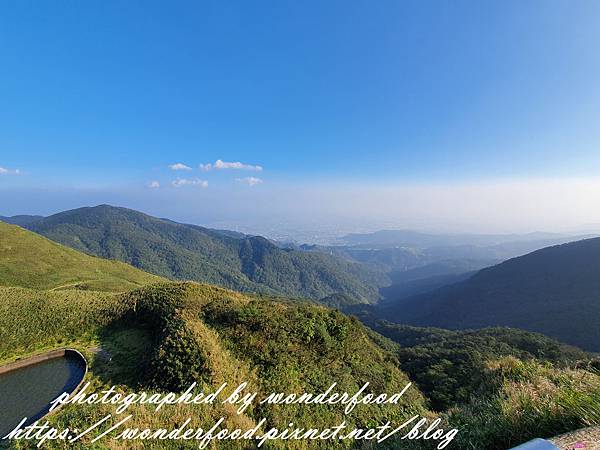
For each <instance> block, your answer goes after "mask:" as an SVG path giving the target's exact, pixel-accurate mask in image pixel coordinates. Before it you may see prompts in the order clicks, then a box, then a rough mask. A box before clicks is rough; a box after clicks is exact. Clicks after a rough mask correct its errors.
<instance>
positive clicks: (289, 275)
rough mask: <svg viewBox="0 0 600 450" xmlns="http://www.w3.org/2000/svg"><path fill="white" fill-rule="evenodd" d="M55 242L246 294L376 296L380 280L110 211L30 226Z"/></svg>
mask: <svg viewBox="0 0 600 450" xmlns="http://www.w3.org/2000/svg"><path fill="white" fill-rule="evenodd" d="M29 229H31V230H32V231H35V232H36V233H39V234H42V235H44V236H46V237H47V238H49V239H52V240H53V241H56V242H60V243H61V244H64V245H67V246H69V247H72V248H75V249H77V250H80V251H83V252H85V253H89V254H93V255H96V256H100V257H103V258H110V259H117V260H120V261H124V262H127V263H129V264H131V265H133V266H135V267H138V268H140V269H142V270H145V271H147V272H150V273H154V274H157V275H160V276H164V277H167V278H171V279H179V280H193V281H199V282H206V283H211V284H218V285H221V286H225V287H228V288H231V289H235V290H240V291H254V292H263V293H267V294H279V295H284V296H293V297H308V298H312V299H320V298H322V297H326V296H328V295H331V294H335V293H341V294H346V295H348V296H350V297H353V298H355V299H359V300H360V301H363V302H370V301H375V300H376V299H377V298H378V292H377V285H379V284H380V283H382V282H383V280H382V279H381V278H382V275H381V274H378V273H376V272H374V271H370V270H368V269H366V268H365V267H364V266H361V265H360V264H357V263H352V262H348V261H344V260H342V259H340V258H335V257H333V256H330V255H325V254H319V253H312V252H302V251H296V250H285V249H281V248H279V247H277V246H276V245H274V244H273V243H271V242H270V241H268V240H267V239H265V238H262V237H258V236H243V235H242V237H240V236H238V235H237V234H232V233H225V232H222V231H218V230H210V229H207V228H203V227H199V226H195V225H185V224H179V223H176V222H172V221H168V220H163V219H157V218H154V217H151V216H148V215H146V214H143V213H140V212H137V211H133V210H129V209H126V208H117V207H112V206H108V205H101V206H97V207H87V208H79V209H76V210H71V211H65V212H62V213H58V214H55V215H53V216H50V217H46V218H44V219H41V220H38V221H36V222H34V223H32V224H30V226H29Z"/></svg>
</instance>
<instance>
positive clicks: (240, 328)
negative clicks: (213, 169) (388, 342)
mask: <svg viewBox="0 0 600 450" xmlns="http://www.w3.org/2000/svg"><path fill="white" fill-rule="evenodd" d="M80 294H84V295H80ZM0 308H2V309H1V310H0V312H1V313H0V359H2V360H4V361H7V360H10V359H12V358H15V357H18V356H22V355H24V354H28V353H32V352H34V351H36V350H40V349H42V348H52V347H54V346H56V345H57V344H59V343H60V345H63V346H64V345H69V346H74V347H75V348H79V349H82V350H83V351H84V353H86V349H87V348H89V347H94V346H101V347H102V348H103V349H105V350H107V351H109V353H110V355H111V359H110V360H106V359H103V358H101V357H96V358H95V359H94V357H93V356H91V354H90V353H89V352H87V353H86V354H87V355H88V356H89V357H90V358H91V360H92V365H91V372H90V374H89V375H88V378H89V380H90V381H91V382H92V384H93V386H94V387H95V388H96V389H98V390H99V389H101V388H103V387H106V386H108V385H112V384H118V385H119V384H121V385H126V386H123V389H125V390H127V391H128V392H131V391H132V390H135V391H141V390H145V391H148V390H149V391H150V392H153V391H154V390H159V391H163V390H175V391H178V390H181V389H183V388H185V387H187V386H189V384H190V383H192V382H194V381H196V382H198V383H199V389H201V390H204V391H207V390H212V389H215V388H216V387H218V386H220V385H221V384H222V383H224V382H226V383H228V386H227V388H226V391H225V392H226V393H231V390H233V388H234V387H236V386H237V385H239V384H240V383H242V382H244V381H245V382H247V383H248V388H247V390H248V391H254V392H257V393H258V394H259V397H264V396H266V395H267V394H269V393H271V392H285V393H297V394H301V393H303V392H310V393H318V392H322V391H324V390H326V389H327V388H328V387H329V386H330V385H331V384H333V383H334V382H336V383H338V386H337V388H336V390H337V392H344V391H346V392H350V393H353V392H356V391H358V390H359V388H360V387H361V386H362V385H363V384H364V383H365V382H367V381H368V382H370V383H371V385H370V387H369V389H368V392H373V393H394V392H400V391H401V390H402V389H403V388H404V386H405V385H406V383H408V381H409V380H408V378H407V377H406V375H405V374H404V373H403V372H402V371H401V370H400V369H399V368H398V362H397V360H396V358H395V356H394V355H393V354H392V353H391V352H389V351H387V350H385V349H384V348H382V347H381V346H379V345H378V344H376V343H375V342H374V341H373V339H372V338H371V337H370V333H369V332H368V330H367V329H366V328H365V327H364V326H363V325H361V324H360V322H358V321H357V320H356V319H352V318H349V317H347V316H344V315H343V314H341V313H339V312H337V311H334V310H330V309H327V308H324V307H321V306H315V305H312V304H308V303H295V302H294V303H285V302H279V301H277V302H276V301H271V300H266V299H258V298H254V297H251V296H246V295H243V294H239V293H236V292H232V291H228V290H225V289H221V288H217V287H214V286H208V285H198V284H195V283H162V284H158V285H151V286H147V287H144V288H141V289H138V290H136V291H133V292H130V293H125V294H101V293H93V292H84V293H80V292H67V291H64V292H37V291H32V290H28V289H21V288H0ZM19 315H20V316H24V315H26V316H27V317H28V318H29V320H27V321H25V322H20V323H19V324H18V326H15V325H16V324H17V323H16V322H15V321H14V319H13V317H16V316H19ZM103 408H104V409H103ZM108 412H111V410H110V407H108V406H106V407H103V406H95V407H85V406H76V407H74V408H73V407H65V408H63V409H62V410H61V411H60V412H59V413H58V414H56V415H54V416H52V417H51V419H52V420H53V422H54V423H59V424H62V425H64V426H69V427H79V428H81V429H83V428H84V427H86V426H89V424H90V423H93V422H94V421H96V420H98V419H97V418H98V417H102V416H101V414H105V413H108ZM130 412H131V413H132V414H133V415H134V418H133V420H132V421H131V422H130V423H129V424H128V426H132V427H134V426H139V427H153V428H162V427H173V428H174V427H176V426H178V425H179V424H180V423H181V421H182V420H184V419H185V418H186V417H193V419H194V426H198V427H210V426H212V424H213V423H214V422H215V420H216V419H218V418H219V417H225V418H226V422H225V424H224V425H223V426H240V425H243V426H245V427H247V428H250V427H252V426H253V425H254V424H256V423H257V422H258V421H259V420H260V419H261V418H266V419H267V426H266V427H267V428H268V427H271V426H276V427H281V428H285V427H287V426H288V424H289V423H290V422H293V423H294V424H295V425H296V426H299V427H316V428H319V427H321V428H325V427H330V426H332V425H334V424H338V423H341V422H342V421H343V420H345V421H346V422H347V423H348V426H349V427H354V426H363V427H370V426H374V425H376V424H382V423H385V422H386V421H388V420H390V421H393V422H398V421H400V420H401V419H406V417H409V416H410V415H412V414H416V413H420V414H427V410H426V407H425V399H424V397H423V396H422V395H421V394H420V392H419V391H418V389H417V388H414V387H412V388H410V389H409V390H408V391H407V392H406V394H405V395H404V397H403V398H402V401H401V404H400V405H368V406H367V405H362V406H360V407H357V408H356V409H355V410H354V411H353V412H352V413H351V414H349V415H344V414H343V408H341V407H340V405H311V406H301V405H287V406H286V407H281V406H277V405H268V404H264V405H259V404H258V402H256V404H255V406H253V407H250V408H248V409H247V410H246V411H244V412H243V414H241V415H238V414H236V413H235V408H228V407H227V406H226V405H225V406H223V405H219V404H218V403H217V404H216V405H214V406H206V405H184V406H181V407H177V408H167V407H165V409H164V410H161V411H160V413H155V412H154V411H152V410H148V409H147V408H143V407H138V406H134V407H132V409H131V410H130ZM167 444H168V443H163V442H159V443H157V447H155V448H165V447H161V446H164V445H166V446H167V447H168V445H167ZM350 444H351V442H348V443H346V445H350ZM83 445H85V443H83ZM103 445H107V446H109V447H111V446H112V445H115V446H118V445H123V444H121V443H119V442H117V441H112V442H111V440H105V441H104V442H103ZM182 445H183V446H184V447H185V446H186V445H188V446H189V447H190V448H196V447H197V443H194V442H189V443H187V444H186V443H182V442H176V443H173V446H172V447H169V448H182V447H181V446H182ZM340 447H343V445H341V446H340ZM119 448H122V447H119ZM186 448H187V447H186ZM227 448H252V447H248V443H246V442H243V441H242V442H241V443H240V444H239V446H236V444H235V443H232V444H231V447H227ZM268 448H308V447H307V443H306V442H305V443H302V442H283V443H281V444H280V445H279V446H278V445H277V444H274V445H272V446H268ZM311 448H312V447H311ZM321 448H331V447H327V446H326V445H325V443H324V444H323V446H322V447H321ZM336 448H338V447H337V446H336Z"/></svg>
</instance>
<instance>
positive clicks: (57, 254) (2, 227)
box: [0, 222, 160, 291]
mask: <svg viewBox="0 0 600 450" xmlns="http://www.w3.org/2000/svg"><path fill="white" fill-rule="evenodd" d="M159 280H160V278H159V277H157V276H154V275H150V274H148V273H145V272H142V271H141V270H139V269H136V268H135V267H132V266H130V265H127V264H124V263H122V262H119V261H107V260H104V259H100V258H96V257H93V256H88V255H85V254H83V253H81V252H78V251H75V250H72V249H70V248H67V247H64V246H63V245H60V244H57V243H55V242H52V241H49V240H48V239H46V238H44V237H42V236H39V235H37V234H35V233H32V232H31V231H27V230H25V229H23V228H20V227H18V226H16V225H9V224H6V223H3V222H0V286H23V287H29V288H34V289H65V288H77V289H91V290H98V291H126V290H130V289H134V288H136V287H139V286H142V285H145V284H148V283H152V282H157V281H159Z"/></svg>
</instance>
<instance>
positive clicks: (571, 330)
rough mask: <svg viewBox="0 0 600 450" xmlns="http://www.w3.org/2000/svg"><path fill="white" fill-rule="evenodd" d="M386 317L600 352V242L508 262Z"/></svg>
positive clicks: (397, 306)
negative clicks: (516, 333)
mask: <svg viewBox="0 0 600 450" xmlns="http://www.w3.org/2000/svg"><path fill="white" fill-rule="evenodd" d="M381 315H382V316H384V317H386V318H388V320H394V321H395V322H400V323H407V324H411V325H418V326H436V327H442V328H453V329H460V328H463V329H464V328H482V327H487V326H510V327H515V328H522V329H525V330H530V331H536V332H540V333H543V334H546V335H548V336H551V337H554V338H556V339H558V340H560V341H562V342H566V343H569V344H573V345H577V346H579V347H581V348H584V349H587V350H592V351H600V238H594V239H587V240H582V241H577V242H572V243H568V244H563V245H558V246H554V247H548V248H545V249H542V250H538V251H535V252H533V253H530V254H528V255H525V256H522V257H519V258H514V259H511V260H508V261H505V262H504V263H502V264H498V265H497V266H494V267H490V268H487V269H483V270H481V271H479V272H478V273H477V274H475V275H474V276H473V277H471V278H469V279H468V280H466V281H463V282H460V283H457V284H454V285H451V286H446V287H443V288H440V289H438V290H436V291H434V292H432V293H428V294H422V295H419V296H415V297H411V298H408V299H404V300H402V301H399V302H396V303H394V304H393V305H389V306H388V307H387V308H386V309H385V310H383V311H382V312H381Z"/></svg>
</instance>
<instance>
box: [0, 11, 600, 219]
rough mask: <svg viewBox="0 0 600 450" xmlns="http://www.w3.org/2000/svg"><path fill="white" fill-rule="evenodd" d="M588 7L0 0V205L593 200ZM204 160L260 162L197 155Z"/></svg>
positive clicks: (594, 86)
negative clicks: (354, 197) (550, 191)
mask: <svg viewBox="0 0 600 450" xmlns="http://www.w3.org/2000/svg"><path fill="white" fill-rule="evenodd" d="M599 20H600V3H598V2H594V1H552V0H549V1H527V2H522V1H502V2H501V1H495V2H492V1H484V2H480V1H452V2H450V1H413V2H411V1H378V2H370V1H348V0H345V1H315V2H296V1H281V0H277V1H257V2H247V1H227V2H223V1H214V2H208V1H206V2H204V1H203V2H199V1H193V2H192V1H190V2H181V1H174V2H147V1H145V2H134V1H128V2H116V1H102V2H100V1H90V2H58V1H46V2H33V1H7V2H3V3H2V5H0V42H1V45H0V64H1V67H2V70H0V98H1V99H2V101H1V104H0V168H2V169H3V170H2V169H0V200H1V203H2V204H4V207H3V208H2V207H1V206H0V214H3V213H4V214H14V213H23V212H42V213H49V212H52V211H55V210H58V209H62V208H65V207H75V206H80V205H82V204H90V203H91V202H96V201H98V202H100V203H103V202H104V201H103V200H106V202H109V201H110V202H114V201H117V202H121V203H124V204H125V205H126V206H131V207H138V208H144V209H145V210H148V211H149V212H152V213H156V214H160V213H163V212H164V213H169V214H171V215H173V216H175V218H182V219H187V220H192V221H197V222H210V221H219V220H224V219H227V220H230V221H235V220H239V221H243V220H244V218H247V217H248V216H249V215H256V218H260V217H263V216H267V215H269V212H270V211H278V214H279V215H280V216H281V217H283V218H285V217H291V216H289V211H288V209H286V208H287V206H288V205H287V204H288V203H289V202H294V201H295V200H297V199H298V198H302V199H303V200H302V202H301V203H309V204H310V203H315V202H319V201H320V199H321V198H322V199H323V200H322V201H323V202H324V201H325V200H324V199H325V198H329V197H332V198H335V199H336V200H331V202H332V203H331V204H325V203H324V204H322V205H319V206H320V209H322V210H323V211H326V210H331V209H334V210H335V209H336V208H338V207H339V205H340V203H343V201H342V200H340V199H339V198H338V197H337V196H338V193H340V194H339V195H342V193H343V192H344V191H348V190H352V189H363V188H364V190H363V191H361V192H364V193H371V194H369V195H372V196H374V198H380V199H381V198H383V197H382V195H383V194H382V190H383V191H386V192H387V190H388V189H389V188H390V187H394V186H396V187H398V189H406V188H407V186H409V187H410V186H415V185H417V186H421V187H422V188H423V189H425V190H427V189H429V190H430V189H433V188H434V187H435V186H437V187H438V189H442V188H440V186H442V187H443V186H446V187H448V188H452V189H459V190H460V189H462V188H463V187H465V186H468V185H472V183H484V184H486V183H487V184H489V183H496V184H497V191H500V190H502V189H503V188H502V186H504V185H506V183H509V184H510V183H515V182H519V183H521V182H522V181H523V180H529V181H531V182H532V183H538V185H539V183H547V182H548V180H553V181H555V182H556V183H558V184H555V185H554V186H555V188H556V189H558V188H557V186H559V185H562V184H561V183H563V184H564V183H567V185H568V186H569V188H568V189H567V190H569V189H570V192H574V194H573V195H576V196H577V195H579V194H581V195H584V196H585V195H591V194H590V192H595V191H593V189H592V190H590V189H587V192H580V191H577V190H573V189H572V187H573V186H575V184H573V183H581V182H582V180H587V181H586V182H589V183H592V182H593V180H592V181H590V180H591V179H595V177H596V176H597V174H598V170H599V169H600V151H599V149H598V142H599V138H600V126H598V117H600V89H598V86H599V81H598V80H600V52H599V51H598V43H599V42H600V27H598V26H597V24H598V22H599ZM217 160H221V161H223V162H224V163H235V162H240V163H242V164H243V165H244V167H245V166H246V165H249V166H260V167H261V168H262V170H256V168H254V169H255V170H250V169H249V168H247V167H246V170H244V169H239V168H237V169H236V168H235V166H234V167H231V166H228V165H227V164H225V167H227V168H222V169H215V168H212V170H204V171H203V170H200V169H199V165H200V164H208V163H210V164H212V165H213V166H214V164H215V162H216V161H217ZM176 163H182V164H185V165H187V166H189V167H191V168H192V169H193V170H191V171H189V170H179V171H174V170H171V169H169V165H173V164H176ZM17 170H18V171H19V173H17ZM250 177H252V178H250ZM177 179H180V180H186V181H185V182H180V184H179V187H175V186H174V185H173V181H175V180H177ZM257 179H258V180H260V181H262V182H260V181H256V180H257ZM152 182H156V183H155V184H154V186H156V185H157V184H158V185H160V187H159V188H157V189H151V188H149V185H150V183H152ZM204 182H206V183H204ZM251 185H252V186H251ZM586 186H588V187H589V186H590V185H589V184H588V185H586ZM377 189H379V191H377ZM532 189H533V188H532ZM446 190H447V189H446ZM524 190H525V191H526V192H532V191H531V190H527V189H526V188H524ZM534 190H535V189H534ZM560 190H561V191H563V189H560ZM157 191H162V192H160V193H157ZM190 191H193V192H194V193H193V194H192V193H190ZM200 191H202V192H201V193H200ZM308 192H313V193H314V196H313V197H310V196H308V194H307V193H308ZM325 192H327V195H321V194H323V193H325ZM423 192H424V191H422V192H421V194H419V195H421V196H423V195H425V196H427V195H426V194H423ZM427 192H430V191H427ZM506 192H513V191H510V190H509V191H506ZM278 194H280V195H279V196H278ZM284 194H285V195H284ZM365 195H366V194H365ZM506 195H513V194H506ZM298 196H300V197H298ZM417 197H418V195H417ZM429 197H432V196H431V195H429ZM433 197H435V196H433ZM394 198H397V197H394ZM398 198H399V199H400V200H401V199H402V198H403V197H402V196H400V197H398ZM528 198H531V200H530V201H534V200H533V199H534V197H528ZM489 199H490V197H487V198H486V197H482V198H480V199H477V200H474V201H476V202H480V203H481V204H482V206H485V203H486V202H489V201H490V200H489ZM349 200H350V199H346V201H347V202H348V201H349ZM575 200H577V199H573V198H570V199H569V200H568V201H567V199H565V200H564V202H565V204H568V203H569V202H570V203H573V201H575ZM389 201H392V197H390V198H389ZM165 202H167V203H170V208H165V207H164V204H165ZM198 202H200V203H198ZM386 203H388V201H385V199H384V200H382V201H381V205H380V206H381V208H382V211H383V210H384V209H385V208H386ZM458 203H460V202H458ZM508 203H510V202H508ZM580 203H581V205H584V206H585V205H587V204H588V203H586V201H581V202H580ZM207 204H210V205H212V210H213V212H212V213H210V212H209V211H207V208H205V206H206V205H207ZM228 205H229V206H228ZM241 205H244V207H245V209H244V208H241ZM436 205H437V203H436V201H435V198H433V200H431V203H430V204H429V205H428V206H431V208H436V207H438V206H439V205H437V206H436ZM300 206H302V205H299V207H300ZM523 208H526V205H525V206H523ZM235 211H243V213H240V214H241V215H237V216H236V214H235ZM369 211H370V212H369V216H370V217H371V218H373V217H375V216H378V213H377V211H374V210H369ZM484 212H485V211H484V210H482V214H483V213H484ZM503 212H504V213H505V214H504V216H506V217H504V216H503V217H504V219H505V220H504V222H503V223H505V225H503V226H504V227H505V228H511V227H512V226H513V225H515V222H514V220H512V219H511V218H514V216H515V214H518V212H517V211H514V210H506V211H503ZM565 213H566V212H565V211H560V214H561V215H564V214H565ZM571 213H573V211H571ZM298 214H300V215H306V214H310V211H309V210H303V211H302V213H300V212H299V213H298ZM461 214H462V216H461ZM540 214H542V215H543V214H546V213H545V212H543V213H542V212H541V213H540ZM365 215H366V213H365V212H364V211H359V210H356V211H353V210H352V209H351V207H350V206H348V208H347V210H344V212H343V214H341V215H339V216H338V217H339V219H338V220H342V219H343V220H346V219H348V218H349V217H354V219H356V220H357V221H360V220H362V219H361V218H364V216H365ZM476 215H477V214H476V213H475V212H473V211H471V212H470V213H465V212H464V211H463V212H462V213H460V212H459V213H458V217H460V220H459V222H460V223H464V224H466V225H468V224H469V223H471V224H475V223H476V222H477V221H476V220H475V216H476ZM575 215H576V216H577V217H576V220H575V218H574V219H573V222H575V221H577V223H579V222H586V221H595V220H599V221H600V217H599V218H596V216H594V215H590V214H583V213H582V214H580V215H577V214H575ZM418 216H419V214H418V213H417V212H415V213H414V217H411V219H410V220H408V218H407V217H402V215H399V216H397V217H396V218H394V217H395V216H393V215H392V216H390V217H387V216H386V217H385V218H383V216H382V219H381V221H382V222H383V221H387V222H390V221H391V222H394V221H395V222H397V224H398V226H401V225H403V224H404V222H406V221H408V222H411V221H412V222H415V223H416V224H417V225H418V223H419V218H418ZM539 217H540V216H539V215H538V218H539ZM450 218H451V217H450V214H449V213H448V220H449V219H450ZM332 220H333V219H332ZM448 220H446V219H440V226H443V225H444V223H448ZM511 220H512V221H511ZM403 221H404V222H403ZM387 222H386V223H387ZM477 223H479V222H477ZM545 223H546V222H544V220H541V219H540V220H538V221H537V222H535V223H532V224H531V226H532V227H533V226H535V227H539V226H544V224H545ZM547 223H548V225H549V226H550V225H551V226H559V225H564V226H566V225H574V223H573V224H570V223H569V224H567V223H560V222H559V221H558V213H557V217H556V220H554V219H552V220H550V219H548V221H547ZM480 225H481V223H480ZM523 226H524V225H523Z"/></svg>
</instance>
